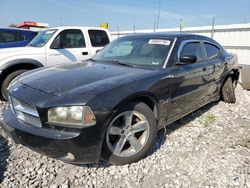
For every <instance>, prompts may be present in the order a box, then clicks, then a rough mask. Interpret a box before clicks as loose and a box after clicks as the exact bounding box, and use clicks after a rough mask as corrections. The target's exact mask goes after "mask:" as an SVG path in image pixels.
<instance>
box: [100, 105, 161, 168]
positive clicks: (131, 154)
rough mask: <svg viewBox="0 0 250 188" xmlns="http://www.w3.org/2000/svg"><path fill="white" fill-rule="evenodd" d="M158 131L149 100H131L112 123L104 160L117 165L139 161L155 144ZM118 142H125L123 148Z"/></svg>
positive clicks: (106, 141) (106, 140)
mask: <svg viewBox="0 0 250 188" xmlns="http://www.w3.org/2000/svg"><path fill="white" fill-rule="evenodd" d="M114 124H115V126H114ZM114 127H115V128H114ZM144 129H145V130H144ZM157 131H158V128H157V123H156V119H155V116H154V114H153V112H152V110H151V109H150V108H149V107H148V106H147V105H146V104H145V103H142V102H132V103H128V104H127V105H126V106H124V107H122V108H121V109H120V110H118V112H117V113H116V115H115V116H114V117H113V118H112V120H111V121H110V123H109V126H108V128H107V130H106V134H105V137H104V140H103V151H102V159H104V160H105V161H107V162H109V163H111V164H117V165H124V164H130V163H133V162H137V161H139V160H140V159H142V158H144V157H146V155H147V154H148V152H149V150H150V149H151V148H152V147H153V145H154V143H155V140H156V135H157ZM117 143H122V144H120V146H121V147H118V146H117V145H118V144H117ZM120 148H121V149H120Z"/></svg>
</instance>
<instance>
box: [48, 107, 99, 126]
mask: <svg viewBox="0 0 250 188" xmlns="http://www.w3.org/2000/svg"><path fill="white" fill-rule="evenodd" d="M48 122H49V123H52V124H56V125H58V126H65V127H72V128H83V127H85V126H91V125H95V124H96V119H95V115H94V113H93V112H92V110H91V109H90V107H88V106H70V107H56V108H51V109H49V111H48Z"/></svg>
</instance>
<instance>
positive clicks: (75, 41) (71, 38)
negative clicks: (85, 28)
mask: <svg viewBox="0 0 250 188" xmlns="http://www.w3.org/2000/svg"><path fill="white" fill-rule="evenodd" d="M85 46H86V45H85V40H84V37H83V34H82V31H81V30H79V29H70V30H64V31H62V32H61V33H60V34H59V35H58V36H57V37H56V38H55V40H54V41H53V43H52V45H51V47H52V48H83V47H85Z"/></svg>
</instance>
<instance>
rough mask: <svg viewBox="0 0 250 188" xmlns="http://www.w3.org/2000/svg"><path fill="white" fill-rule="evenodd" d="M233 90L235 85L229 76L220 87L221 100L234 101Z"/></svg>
mask: <svg viewBox="0 0 250 188" xmlns="http://www.w3.org/2000/svg"><path fill="white" fill-rule="evenodd" d="M234 90H235V87H234V84H233V80H232V78H231V77H228V78H227V79H226V81H225V83H224V84H223V86H222V89H221V97H222V100H223V101H224V102H226V103H235V102H236V97H235V92H234Z"/></svg>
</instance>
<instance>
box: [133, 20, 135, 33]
mask: <svg viewBox="0 0 250 188" xmlns="http://www.w3.org/2000/svg"><path fill="white" fill-rule="evenodd" d="M133 33H134V34H135V19H133Z"/></svg>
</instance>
